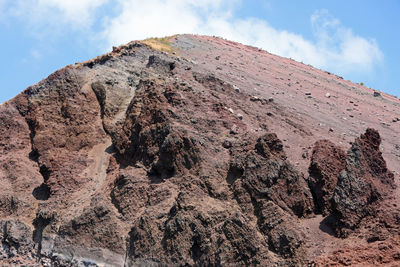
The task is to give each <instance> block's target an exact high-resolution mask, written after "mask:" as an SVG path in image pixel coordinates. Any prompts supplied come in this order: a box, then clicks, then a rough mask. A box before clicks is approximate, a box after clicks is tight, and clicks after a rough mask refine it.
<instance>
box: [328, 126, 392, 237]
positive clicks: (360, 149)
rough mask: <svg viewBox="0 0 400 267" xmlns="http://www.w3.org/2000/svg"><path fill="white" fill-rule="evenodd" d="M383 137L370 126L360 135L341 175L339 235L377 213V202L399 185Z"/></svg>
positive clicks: (336, 202)
mask: <svg viewBox="0 0 400 267" xmlns="http://www.w3.org/2000/svg"><path fill="white" fill-rule="evenodd" d="M380 143H381V138H380V136H379V133H378V132H377V131H376V130H374V129H367V131H366V132H365V134H362V135H361V137H360V138H357V139H356V141H355V142H354V143H353V145H352V146H351V148H350V149H349V151H348V153H347V157H346V168H345V170H343V171H342V172H340V174H339V176H338V181H337V186H336V188H335V191H334V194H333V198H332V202H333V204H332V205H333V209H332V214H333V216H334V217H335V218H336V219H337V220H338V224H337V225H336V226H335V228H337V229H336V230H337V231H338V232H339V233H338V234H339V235H347V233H348V230H353V229H354V228H355V227H357V226H358V225H359V223H360V221H361V219H362V218H364V217H366V216H367V215H370V216H375V215H376V205H377V204H378V203H379V201H381V200H383V198H384V197H387V195H388V194H390V193H391V191H392V190H393V189H394V188H395V184H394V175H393V173H392V172H390V171H389V170H388V169H387V167H386V162H385V160H384V159H383V157H382V153H381V152H380V150H379V145H380Z"/></svg>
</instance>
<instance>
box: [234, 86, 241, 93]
mask: <svg viewBox="0 0 400 267" xmlns="http://www.w3.org/2000/svg"><path fill="white" fill-rule="evenodd" d="M233 89H234V90H235V91H236V93H240V89H239V87H237V86H236V85H234V86H233Z"/></svg>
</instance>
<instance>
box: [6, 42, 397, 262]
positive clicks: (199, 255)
mask: <svg viewBox="0 0 400 267" xmlns="http://www.w3.org/2000/svg"><path fill="white" fill-rule="evenodd" d="M166 40H168V42H169V43H168V42H163V43H160V44H159V45H156V46H154V42H157V39H154V40H153V41H151V42H150V41H149V40H147V41H139V42H131V43H129V44H127V45H124V46H120V47H117V48H114V49H113V51H112V52H110V53H108V54H106V55H103V56H100V57H97V58H95V59H93V60H90V61H87V62H83V63H77V64H75V65H69V66H67V67H65V68H63V69H61V70H59V71H57V72H55V73H54V74H52V75H50V76H49V77H48V78H47V79H45V80H43V81H41V82H39V83H37V84H35V85H33V86H31V87H29V88H27V89H26V90H25V91H24V92H22V93H21V94H19V95H18V96H17V97H16V98H14V99H12V100H10V101H8V102H6V103H3V104H0V240H1V241H0V242H1V246H0V262H1V264H2V265H27V266H37V265H38V266H204V265H205V266H238V265H239V266H244V265H252V266H306V265H307V264H317V265H323V264H328V263H329V264H338V265H346V264H365V265H368V264H386V265H389V266H390V264H392V265H393V266H396V263H398V261H399V256H398V253H397V254H396V251H398V250H399V248H400V246H399V242H398V236H399V225H400V211H399V207H398V201H399V192H398V187H397V188H396V187H395V185H396V184H397V183H398V175H397V173H399V172H400V164H398V162H399V157H400V154H399V152H398V149H397V147H398V144H397V143H396V142H398V138H396V137H395V136H399V135H400V128H399V127H400V126H399V125H400V124H392V125H389V126H388V124H382V121H391V120H392V119H393V117H399V116H400V115H399V113H400V112H399V111H400V110H399V107H400V101H399V100H398V99H395V98H394V97H392V96H389V95H387V94H384V93H381V97H378V98H377V97H373V94H372V91H371V89H368V88H365V87H362V86H360V85H357V84H353V83H351V82H349V81H345V80H343V79H342V78H341V77H338V76H334V75H332V74H330V73H327V72H323V71H320V70H317V69H314V68H312V67H311V66H307V65H304V64H301V63H298V62H295V61H293V60H290V59H285V58H281V57H277V56H274V55H271V54H269V53H268V52H266V51H262V50H259V49H257V48H254V47H248V46H244V45H240V44H237V43H233V42H229V41H226V40H223V39H221V38H216V37H208V36H194V35H178V36H172V37H169V38H167V39H166ZM165 46H167V48H168V49H161V50H162V51H160V47H164V48H165ZM317 85H318V86H317ZM327 90H329V94H330V96H331V97H329V98H326V97H325V95H326V91H327ZM305 92H309V93H311V95H312V98H308V97H307V96H305ZM271 99H272V100H273V101H271ZM349 105H351V110H352V113H351V114H347V112H348V110H349V109H350V107H349ZM356 110H357V112H355V111H356ZM372 111H374V112H377V113H380V115H379V116H375V115H376V114H375V113H372ZM347 115H351V116H347ZM344 117H346V120H345V119H343V118H344ZM347 118H351V119H347ZM366 124H368V126H369V127H373V128H376V129H377V130H378V131H379V133H380V134H381V136H382V140H381V138H380V134H378V132H377V131H376V130H372V129H368V130H367V131H366V133H365V134H363V135H361V137H359V138H358V139H356V141H355V142H354V143H352V144H349V142H351V141H353V140H354V139H355V138H356V137H357V136H358V135H359V134H360V133H362V132H364V131H365V128H367V126H366ZM326 129H331V130H329V131H328V130H326ZM318 140H323V141H318ZM328 140H329V141H328ZM316 142H317V143H316ZM315 143H316V144H315ZM313 144H315V146H314V148H313V152H312V156H311V159H309V158H308V157H307V155H308V153H309V152H310V151H309V149H311V148H312V145H313ZM342 149H343V151H345V150H347V149H348V152H347V155H345V153H343V152H342ZM380 149H381V150H380ZM381 151H382V152H381ZM304 155H305V156H304ZM310 160H311V162H310ZM385 160H386V162H385ZM389 169H390V170H393V171H394V174H393V173H392V172H391V171H389ZM319 213H322V215H320V214H319ZM338 237H340V238H338ZM377 248H378V249H379V253H377V254H373V251H374V250H376V249H377ZM363 249H365V253H364V254H363V253H360V254H357V255H354V253H358V252H360V251H363Z"/></svg>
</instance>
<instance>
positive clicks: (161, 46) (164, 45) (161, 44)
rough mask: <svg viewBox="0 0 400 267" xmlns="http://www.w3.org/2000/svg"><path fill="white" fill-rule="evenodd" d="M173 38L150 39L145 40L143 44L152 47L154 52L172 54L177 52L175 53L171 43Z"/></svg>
mask: <svg viewBox="0 0 400 267" xmlns="http://www.w3.org/2000/svg"><path fill="white" fill-rule="evenodd" d="M171 37H172V36H171ZM171 37H163V38H148V39H145V40H143V41H141V42H142V43H143V44H145V45H147V46H149V47H151V48H152V49H154V50H158V51H162V52H167V53H170V54H172V53H173V52H175V51H174V48H173V47H172V46H171V43H170V41H169V40H170V38H171Z"/></svg>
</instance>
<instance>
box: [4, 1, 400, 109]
mask: <svg viewBox="0 0 400 267" xmlns="http://www.w3.org/2000/svg"><path fill="white" fill-rule="evenodd" d="M399 13H400V1H397V0H385V1H373V0H364V1H361V0H352V1H348V0H347V1H345V0H337V1H317V0H302V1H289V0H263V1H262V0H247V1H244V0H242V1H241V0H229V1H228V0H200V1H199V0H197V1H196V0H147V1H142V0H141V1H139V0H115V1H112V0H69V1H65V0H0V35H1V42H0V54H1V58H2V64H1V65H0V103H1V102H4V101H6V100H8V99H10V98H12V97H13V96H15V95H16V94H18V93H19V92H21V91H22V90H24V89H25V88H26V87H27V86H29V85H32V84H34V83H36V82H38V81H40V80H41V79H44V78H46V77H47V76H48V75H49V74H51V73H52V72H54V71H56V70H57V69H59V68H62V67H64V66H65V65H68V64H73V63H75V62H79V61H84V60H87V59H90V58H93V57H95V56H98V55H100V54H102V53H105V52H107V51H110V50H111V47H112V46H113V45H114V46H116V45H120V44H123V43H126V42H128V41H130V40H137V39H144V38H147V37H155V36H165V35H172V34H175V33H198V34H208V35H217V36H222V37H224V38H227V39H231V40H234V41H239V42H242V43H245V44H250V45H254V46H257V47H261V48H263V49H266V50H267V51H269V52H272V53H274V54H278V55H281V56H285V57H291V58H294V59H296V60H298V61H302V62H304V63H307V64H311V65H313V66H315V67H318V68H321V69H324V70H328V71H331V72H333V73H336V74H338V75H341V76H343V77H344V78H345V79H348V80H351V81H354V82H363V83H364V84H365V85H367V86H368V87H371V88H375V89H378V90H381V91H384V92H388V93H391V94H394V95H397V96H400V83H399V81H398V78H399V77H400V67H399V64H398V62H400V53H399V49H398V46H399V43H400V34H398V29H399V28H400V20H399V19H398V18H397V16H398V14H399Z"/></svg>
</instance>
